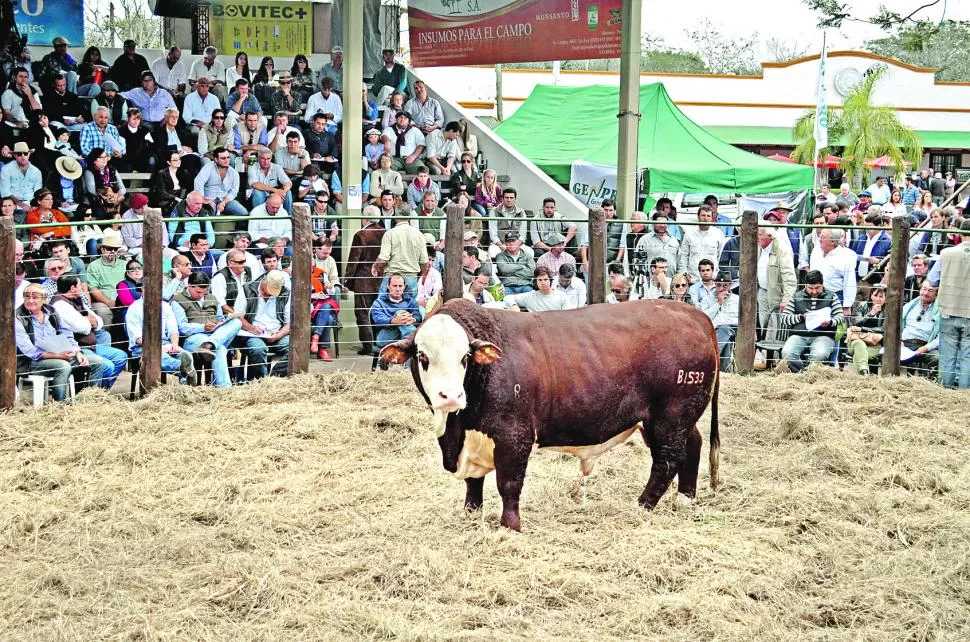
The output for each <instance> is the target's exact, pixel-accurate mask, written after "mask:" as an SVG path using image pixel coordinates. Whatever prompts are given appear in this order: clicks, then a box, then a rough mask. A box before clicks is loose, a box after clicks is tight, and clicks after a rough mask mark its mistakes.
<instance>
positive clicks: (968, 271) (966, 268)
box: [927, 219, 970, 388]
mask: <svg viewBox="0 0 970 642" xmlns="http://www.w3.org/2000/svg"><path fill="white" fill-rule="evenodd" d="M960 232H961V233H962V234H963V237H962V238H961V243H960V244H959V245H957V246H954V247H950V248H947V249H945V250H943V251H942V252H940V259H939V260H938V261H937V262H936V265H934V266H933V269H932V270H931V271H930V274H929V276H928V277H927V280H929V282H930V283H931V284H932V285H934V286H937V285H938V287H939V294H938V295H937V297H936V305H937V307H938V308H939V310H940V315H941V316H942V320H941V321H940V383H941V384H943V386H944V387H945V388H970V289H968V286H967V284H968V283H970V219H966V220H964V221H963V222H962V223H961V224H960Z"/></svg>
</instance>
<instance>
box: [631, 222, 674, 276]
mask: <svg viewBox="0 0 970 642" xmlns="http://www.w3.org/2000/svg"><path fill="white" fill-rule="evenodd" d="M650 218H651V220H653V231H652V232H649V233H647V234H645V235H643V236H642V237H641V238H640V240H639V241H637V249H636V259H635V260H636V261H637V262H638V263H639V264H640V268H639V271H640V273H641V274H646V273H647V267H648V266H649V265H650V263H651V262H652V261H653V260H654V259H655V258H657V257H663V258H664V259H666V260H667V266H668V267H670V266H676V265H677V253H678V252H679V250H680V241H678V240H677V239H676V238H674V237H673V235H671V234H670V233H669V232H668V231H667V221H668V220H669V219H668V218H667V215H666V214H664V213H663V212H654V213H653V216H651V217H650Z"/></svg>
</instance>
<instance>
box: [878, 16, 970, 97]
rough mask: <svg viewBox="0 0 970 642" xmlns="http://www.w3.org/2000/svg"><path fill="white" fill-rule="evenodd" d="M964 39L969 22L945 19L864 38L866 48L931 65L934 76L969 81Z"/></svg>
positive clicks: (968, 37) (969, 63)
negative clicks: (884, 34)
mask: <svg viewBox="0 0 970 642" xmlns="http://www.w3.org/2000/svg"><path fill="white" fill-rule="evenodd" d="M968 41H970V23H968V22H960V21H955V20H945V21H943V22H941V23H939V24H932V25H930V24H925V23H918V24H914V25H912V26H909V27H903V28H901V29H899V32H898V33H897V34H896V35H894V36H890V37H888V38H879V39H877V40H870V41H868V42H867V43H866V49H868V50H869V51H871V52H873V53H877V54H879V55H881V56H887V57H889V58H896V59H898V60H902V61H903V62H906V63H909V64H911V65H917V66H920V67H935V68H937V69H939V71H938V72H937V73H936V79H937V80H950V81H958V82H966V81H970V57H968V56H967V54H966V44H967V42H968Z"/></svg>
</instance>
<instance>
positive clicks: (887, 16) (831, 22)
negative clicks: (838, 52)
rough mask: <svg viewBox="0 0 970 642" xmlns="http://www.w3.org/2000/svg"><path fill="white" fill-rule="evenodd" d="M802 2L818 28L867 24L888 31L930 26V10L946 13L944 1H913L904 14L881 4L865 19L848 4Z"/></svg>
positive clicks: (833, 0)
mask: <svg viewBox="0 0 970 642" xmlns="http://www.w3.org/2000/svg"><path fill="white" fill-rule="evenodd" d="M803 1H804V3H805V4H806V5H807V6H808V8H809V9H812V10H813V11H815V12H816V13H818V15H819V20H818V26H819V27H835V28H839V27H841V26H842V23H844V22H867V23H869V24H873V25H876V26H878V27H881V28H883V29H885V30H887V31H890V30H892V29H896V28H898V27H902V26H908V25H913V24H920V23H924V24H926V25H931V24H932V23H933V21H932V20H929V19H928V16H929V10H930V9H933V8H938V9H939V8H942V10H943V12H944V16H945V12H946V0H914V1H913V5H912V7H911V9H910V10H909V11H908V12H905V13H900V12H898V11H890V10H889V8H888V7H886V6H885V5H882V4H881V5H879V10H878V11H877V12H876V13H875V14H873V15H871V16H867V17H860V16H858V15H855V14H854V13H853V10H852V6H851V5H850V4H849V3H848V2H839V1H838V0H803Z"/></svg>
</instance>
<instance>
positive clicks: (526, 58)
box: [408, 0, 621, 67]
mask: <svg viewBox="0 0 970 642" xmlns="http://www.w3.org/2000/svg"><path fill="white" fill-rule="evenodd" d="M620 7H621V0H409V1H408V28H409V31H410V33H411V64H412V65H413V66H415V67H441V66H449V65H485V64H488V65H492V64H497V63H506V62H538V61H544V60H584V59H588V58H618V57H619V55H620V14H621V9H620Z"/></svg>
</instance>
